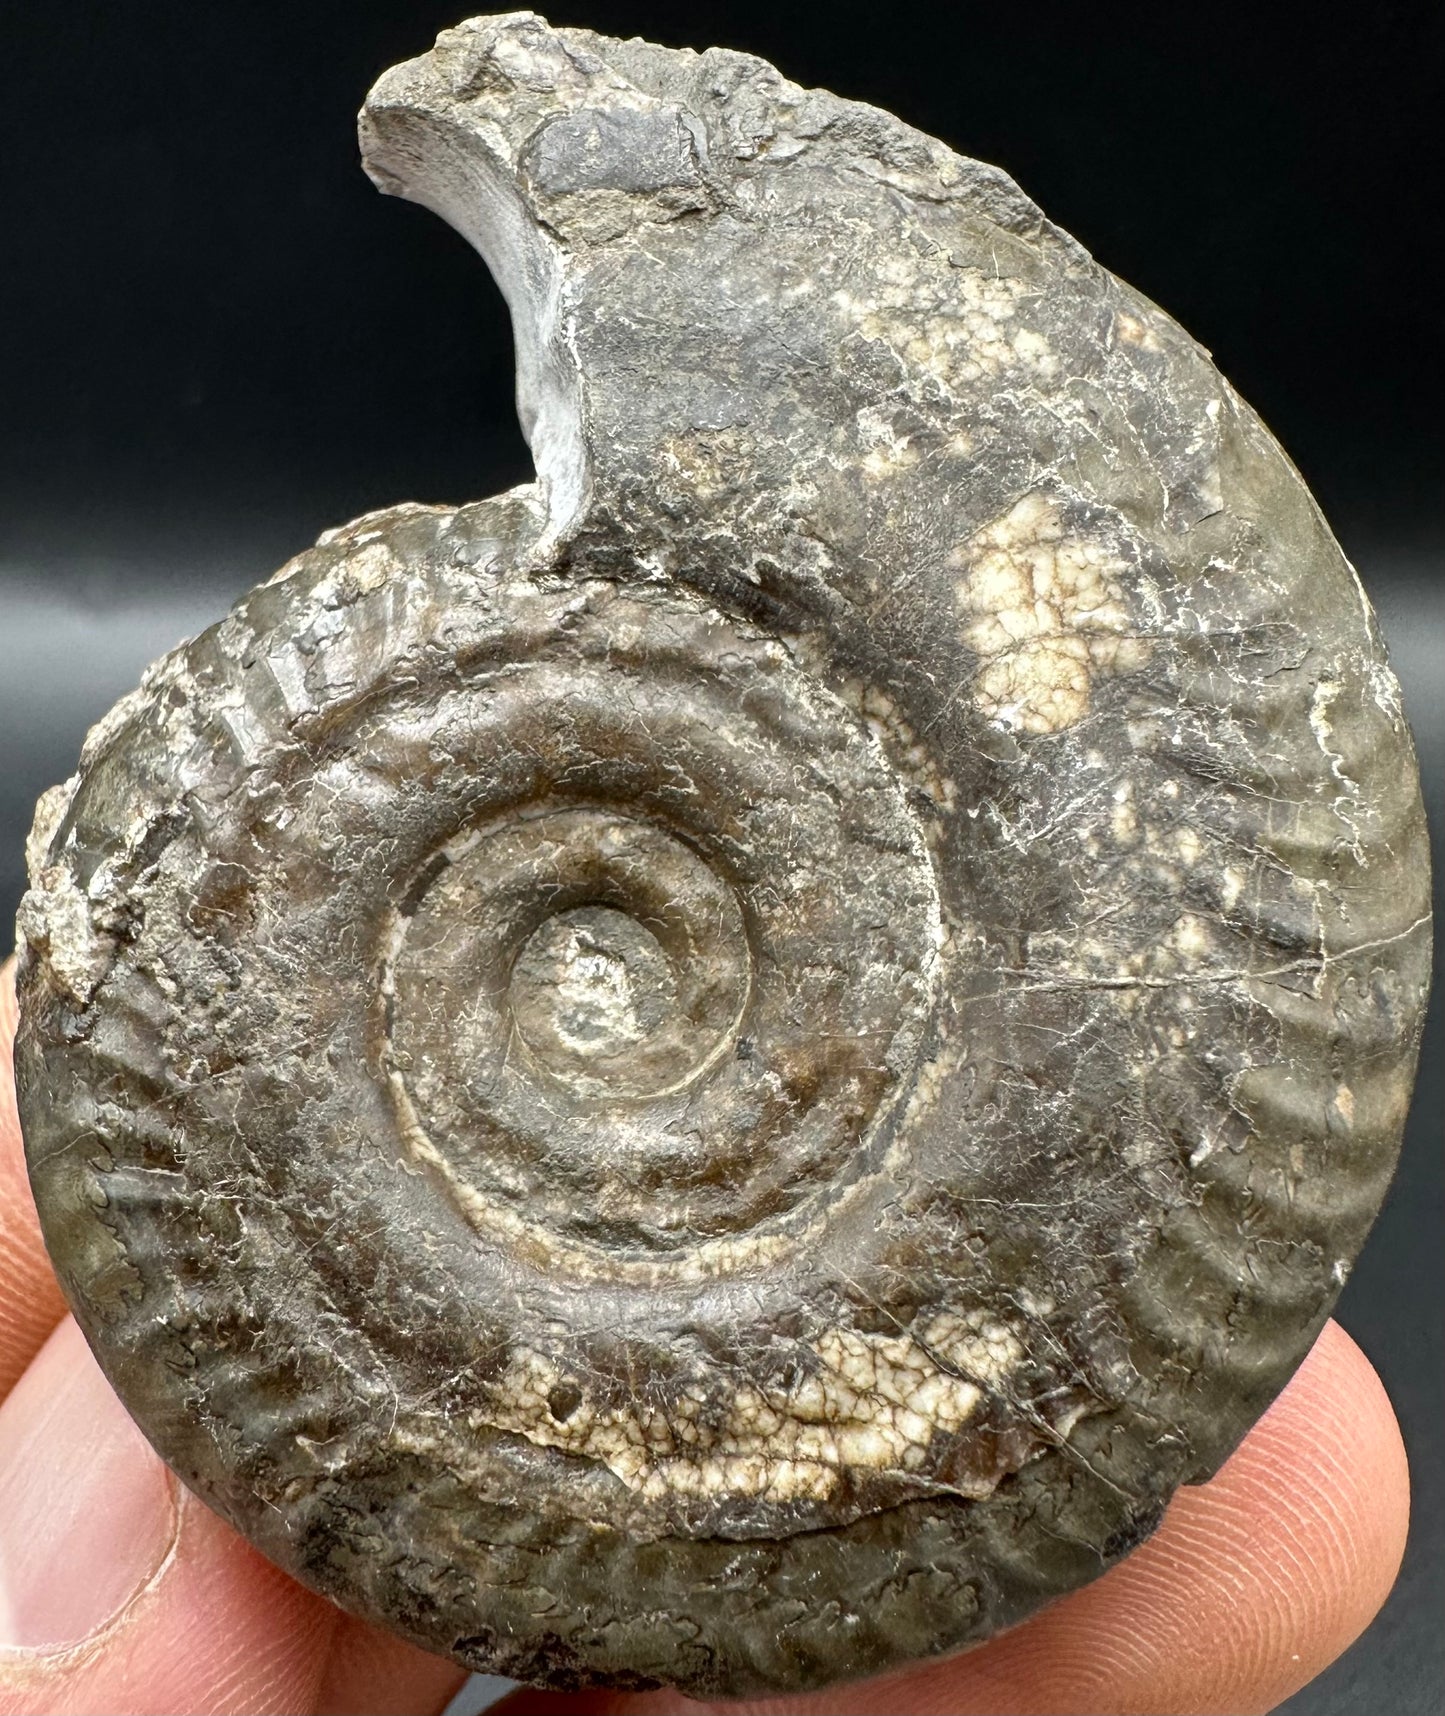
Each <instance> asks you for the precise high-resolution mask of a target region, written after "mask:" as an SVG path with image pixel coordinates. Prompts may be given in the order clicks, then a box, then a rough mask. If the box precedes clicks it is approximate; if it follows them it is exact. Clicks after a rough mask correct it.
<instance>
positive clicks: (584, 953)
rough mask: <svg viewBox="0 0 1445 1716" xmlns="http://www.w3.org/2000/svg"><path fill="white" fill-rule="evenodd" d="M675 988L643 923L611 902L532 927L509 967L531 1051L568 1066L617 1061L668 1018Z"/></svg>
mask: <svg viewBox="0 0 1445 1716" xmlns="http://www.w3.org/2000/svg"><path fill="white" fill-rule="evenodd" d="M675 995H676V985H675V984H674V982H673V980H672V971H671V968H670V966H669V965H668V962H667V956H666V954H664V953H663V951H662V948H661V947H660V946H659V945H658V941H657V937H656V936H655V935H653V934H652V932H651V930H649V929H648V928H647V926H646V925H645V924H640V923H638V921H637V919H636V918H630V917H628V916H627V914H626V913H625V912H617V911H613V909H612V908H611V907H610V906H579V907H578V908H577V909H576V910H575V911H570V912H559V913H558V914H557V916H556V917H554V918H548V920H547V921H546V923H544V924H543V925H541V927H540V928H539V929H536V930H534V931H533V932H532V934H531V936H530V937H528V940H527V944H526V946H525V947H524V948H523V949H522V952H521V954H520V955H519V957H518V959H517V963H516V965H515V967H514V968H513V972H512V996H511V1000H512V1017H513V1019H514V1020H515V1021H516V1024H517V1028H518V1030H519V1031H520V1032H521V1034H522V1037H523V1038H524V1040H525V1041H526V1043H527V1045H528V1047H529V1048H530V1049H531V1050H532V1052H533V1054H535V1055H536V1056H537V1058H538V1059H539V1060H541V1061H543V1062H545V1063H546V1064H547V1065H548V1067H549V1068H551V1069H554V1070H556V1071H559V1072H565V1071H567V1070H570V1067H571V1065H572V1063H573V1062H574V1061H577V1060H580V1061H582V1063H583V1064H584V1065H586V1064H589V1063H596V1062H602V1061H609V1060H612V1059H615V1058H616V1057H617V1056H618V1055H620V1054H625V1053H626V1051H627V1050H628V1049H630V1048H631V1047H632V1046H633V1045H634V1044H635V1043H640V1042H643V1041H644V1040H645V1039H646V1038H647V1037H649V1036H651V1034H652V1033H653V1032H654V1031H655V1030H656V1029H657V1027H658V1025H659V1024H661V1022H662V1020H663V1019H664V1018H665V1017H666V1015H667V1013H668V1011H669V1007H670V1003H671V1002H672V1001H673V1000H674V999H675Z"/></svg>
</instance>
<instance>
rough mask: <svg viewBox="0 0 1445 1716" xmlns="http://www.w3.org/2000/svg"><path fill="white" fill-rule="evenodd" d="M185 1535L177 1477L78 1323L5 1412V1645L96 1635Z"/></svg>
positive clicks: (1, 1521)
mask: <svg viewBox="0 0 1445 1716" xmlns="http://www.w3.org/2000/svg"><path fill="white" fill-rule="evenodd" d="M175 1534H176V1498H175V1486H174V1480H173V1479H172V1478H171V1475H170V1473H169V1472H168V1471H167V1470H166V1468H165V1466H164V1465H163V1464H162V1463H161V1461H160V1460H159V1458H158V1457H157V1456H156V1455H155V1454H154V1453H153V1452H152V1450H151V1448H150V1445H149V1444H148V1443H147V1442H146V1440H145V1438H144V1437H143V1436H142V1435H141V1433H140V1431H139V1430H137V1429H136V1427H135V1425H134V1424H132V1423H131V1421H130V1419H129V1418H128V1417H127V1416H126V1413H125V1409H124V1408H123V1407H122V1406H121V1404H120V1402H119V1401H118V1400H117V1399H116V1397H115V1395H114V1393H113V1392H112V1390H111V1387H110V1384H109V1383H108V1382H107V1381H106V1380H105V1378H104V1376H103V1375H102V1374H101V1371H100V1367H99V1366H98V1365H97V1364H96V1362H95V1360H94V1359H93V1358H92V1357H91V1356H90V1350H89V1348H87V1346H86V1344H85V1341H84V1338H83V1337H82V1335H81V1333H80V1331H79V1329H77V1328H76V1326H75V1324H74V1322H72V1321H71V1319H70V1318H68V1317H67V1318H66V1320H65V1321H64V1322H63V1323H62V1324H61V1325H60V1327H59V1328H58V1329H57V1330H56V1331H55V1333H54V1334H53V1335H52V1336H51V1337H50V1339H49V1340H48V1341H47V1342H46V1344H45V1346H44V1347H43V1348H42V1349H41V1351H40V1353H39V1354H38V1355H37V1357H36V1358H35V1361H34V1362H33V1363H32V1364H31V1366H30V1368H29V1370H27V1371H26V1373H25V1375H24V1376H23V1377H22V1378H21V1379H20V1381H19V1382H18V1383H17V1384H16V1385H15V1388H14V1389H13V1391H12V1392H11V1394H10V1396H9V1398H8V1399H7V1400H6V1401H5V1403H4V1405H3V1406H0V1647H8V1648H10V1649H28V1650H59V1649H61V1648H63V1647H65V1646H67V1645H74V1644H78V1643H80V1642H81V1641H82V1640H84V1639H87V1638H89V1637H90V1636H91V1635H92V1634H93V1633H96V1632H98V1631H99V1630H100V1629H101V1628H102V1627H103V1626H105V1624H106V1623H107V1622H108V1621H110V1620H111V1619H112V1618H113V1617H115V1616H116V1615H118V1614H119V1613H120V1612H121V1611H122V1610H124V1609H125V1608H127V1607H128V1606H129V1604H130V1603H131V1602H132V1601H133V1600H134V1599H135V1597H136V1596H137V1595H138V1593H139V1592H140V1591H141V1590H142V1589H143V1588H144V1587H145V1586H146V1585H147V1584H148V1583H149V1582H150V1580H151V1579H152V1578H153V1577H154V1575H155V1573H156V1571H157V1570H158V1569H159V1567H160V1565H161V1563H162V1561H164V1560H165V1557H166V1555H167V1553H168V1552H169V1550H170V1546H171V1544H172V1542H173V1541H174V1539H175Z"/></svg>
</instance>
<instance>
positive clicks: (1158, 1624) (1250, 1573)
mask: <svg viewBox="0 0 1445 1716" xmlns="http://www.w3.org/2000/svg"><path fill="white" fill-rule="evenodd" d="M1408 1516H1409V1480H1408V1473H1407V1469H1406V1462H1405V1453H1404V1448H1403V1445H1402V1443H1401V1440H1400V1433H1399V1427H1398V1425H1397V1424H1396V1422H1395V1415H1394V1413H1393V1411H1392V1410H1391V1407H1390V1403H1389V1400H1388V1398H1387V1397H1386V1395H1385V1391H1384V1389H1383V1387H1382V1386H1381V1384H1380V1381H1379V1378H1378V1377H1377V1376H1376V1375H1375V1372H1374V1370H1373V1368H1372V1367H1371V1365H1370V1363H1369V1361H1368V1359H1366V1358H1365V1356H1364V1354H1363V1353H1361V1351H1360V1349H1359V1348H1358V1347H1357V1346H1356V1345H1355V1343H1354V1342H1353V1341H1352V1340H1351V1339H1350V1337H1349V1336H1348V1335H1347V1334H1346V1333H1345V1332H1344V1330H1343V1329H1341V1328H1340V1327H1339V1325H1338V1324H1335V1323H1330V1324H1327V1325H1326V1327H1325V1330H1324V1332H1323V1333H1322V1334H1321V1336H1320V1338H1319V1340H1318V1341H1317V1342H1316V1343H1315V1346H1314V1349H1313V1350H1312V1351H1311V1353H1310V1355H1309V1357H1308V1358H1307V1359H1306V1360H1305V1362H1304V1364H1303V1365H1302V1366H1301V1367H1300V1369H1299V1371H1298V1372H1297V1373H1296V1375H1295V1377H1294V1379H1293V1381H1292V1382H1291V1383H1290V1384H1289V1386H1288V1387H1287V1388H1286V1389H1285V1390H1284V1392H1283V1393H1282V1394H1281V1395H1280V1397H1279V1398H1278V1399H1277V1400H1276V1401H1275V1403H1274V1405H1273V1406H1272V1407H1271V1408H1270V1410H1269V1411H1268V1412H1267V1413H1266V1414H1265V1415H1264V1417H1263V1418H1262V1419H1261V1420H1260V1422H1259V1423H1258V1424H1256V1425H1255V1427H1254V1429H1253V1430H1252V1431H1251V1432H1250V1434H1249V1435H1248V1436H1247V1437H1246V1438H1245V1440H1244V1442H1243V1443H1242V1444H1241V1446H1240V1447H1239V1448H1238V1449H1237V1450H1236V1452H1235V1453H1234V1455H1233V1456H1232V1457H1231V1458H1230V1459H1229V1460H1228V1461H1227V1462H1226V1463H1225V1465H1224V1466H1223V1468H1222V1469H1221V1470H1220V1472H1219V1473H1218V1474H1217V1476H1216V1477H1215V1478H1213V1479H1212V1480H1211V1481H1210V1482H1209V1483H1207V1484H1203V1485H1200V1486H1198V1487H1192V1488H1187V1489H1184V1490H1181V1491H1180V1492H1179V1493H1178V1495H1176V1497H1175V1498H1174V1501H1173V1503H1172V1504H1171V1505H1170V1508H1169V1510H1168V1512H1167V1513H1166V1515H1165V1518H1164V1522H1163V1524H1162V1525H1161V1526H1160V1528H1159V1530H1158V1532H1157V1533H1156V1534H1155V1535H1154V1536H1153V1537H1152V1538H1150V1539H1149V1540H1148V1542H1146V1543H1145V1544H1144V1545H1143V1546H1142V1547H1141V1548H1139V1549H1138V1550H1136V1551H1135V1552H1134V1554H1133V1555H1131V1556H1130V1557H1129V1558H1128V1559H1127V1560H1126V1561H1124V1562H1122V1563H1121V1564H1120V1565H1119V1566H1117V1567H1115V1568H1113V1569H1111V1571H1110V1572H1108V1573H1106V1574H1105V1575H1104V1576H1103V1577H1102V1578H1100V1579H1099V1580H1097V1581H1096V1582H1095V1583H1094V1584H1092V1585H1088V1586H1086V1587H1084V1589H1082V1590H1080V1591H1076V1592H1074V1593H1073V1594H1072V1595H1070V1596H1068V1597H1066V1598H1063V1599H1061V1600H1060V1601H1059V1602H1057V1603H1055V1604H1053V1605H1051V1606H1050V1607H1049V1608H1047V1609H1045V1610H1044V1611H1042V1612H1041V1613H1040V1614H1038V1615H1036V1616H1034V1617H1033V1618H1032V1619H1031V1620H1029V1621H1027V1622H1025V1623H1024V1624H1023V1625H1022V1626H1019V1627H1016V1628H1014V1629H1013V1630H1012V1631H1011V1632H1008V1633H1005V1634H1004V1635H1002V1636H1001V1637H1000V1638H997V1639H995V1640H993V1641H992V1642H990V1643H989V1644H986V1645H983V1646H980V1647H979V1648H977V1649H976V1650H973V1651H969V1652H966V1653H964V1654H963V1655H960V1656H954V1657H951V1658H946V1659H943V1660H940V1661H938V1662H931V1663H927V1664H924V1665H921V1666H918V1667H915V1668H912V1669H908V1670H904V1671H901V1672H899V1673H895V1674H889V1675H884V1676H880V1677H878V1678H876V1679H873V1680H869V1681H866V1682H861V1683H858V1684H854V1685H851V1686H843V1687H832V1688H829V1689H828V1690H827V1691H826V1692H823V1693H815V1694H810V1695H808V1696H800V1697H791V1698H784V1699H764V1700H753V1701H748V1702H743V1703H728V1704H725V1705H723V1704H719V1705H704V1704H698V1703H695V1702H693V1701H691V1700H689V1699H685V1698H682V1697H680V1696H679V1695H678V1694H676V1693H672V1692H663V1693H645V1694H606V1693H603V1694H583V1695H579V1696H576V1697H563V1696H558V1695H554V1694H548V1693H544V1692H536V1691H529V1692H523V1693H518V1694H515V1695H514V1696H513V1697H512V1698H510V1699H508V1700H506V1701H505V1702H504V1703H503V1704H502V1705H501V1706H500V1707H499V1710H500V1711H503V1712H505V1713H506V1716H539V1713H541V1712H548V1713H554V1716H583V1713H584V1712H586V1713H589V1716H591V1713H599V1712H607V1713H608V1716H644V1713H646V1716H673V1713H677V1716H681V1713H683V1712H687V1713H690V1716H696V1713H699V1712H702V1711H705V1710H718V1711H726V1712H729V1713H731V1716H749V1713H758V1716H762V1713H764V1712H766V1713H767V1716H784V1713H803V1712H812V1713H817V1716H823V1713H824V1712H826V1713H827V1716H852V1713H855V1712H856V1713H857V1716H883V1713H886V1712H889V1711H898V1712H900V1713H902V1712H906V1713H907V1716H945V1713H947V1716H1053V1713H1060V1716H1062V1713H1067V1716H1136V1713H1137V1716H1212V1713H1216V1712H1217V1713H1220V1716H1245V1713H1248V1712H1251V1711H1267V1710H1271V1709H1273V1708H1274V1707H1275V1705H1277V1704H1278V1703H1280V1702H1281V1701H1282V1700H1283V1699H1285V1698H1287V1697H1288V1696H1289V1695H1290V1694H1291V1693H1292V1692H1294V1691H1296V1690H1297V1689H1298V1688H1299V1687H1300V1686H1303V1685H1304V1684H1305V1683H1306V1682H1307V1681H1309V1680H1311V1679H1312V1678H1313V1677H1314V1676H1315V1675H1316V1674H1318V1673H1319V1672H1320V1670H1321V1669H1323V1668H1325V1667H1326V1666H1327V1665H1328V1664H1329V1663H1330V1662H1332V1661H1333V1660H1334V1658H1335V1657H1337V1656H1338V1655H1339V1654H1340V1653H1341V1652H1342V1651H1343V1650H1344V1649H1345V1648H1346V1647H1347V1646H1348V1645H1349V1644H1350V1643H1351V1642H1352V1641H1353V1640H1354V1639H1355V1638H1356V1637H1358V1635H1359V1634H1360V1633H1361V1632H1362V1631H1363V1630H1364V1628H1365V1627H1366V1626H1367V1625H1368V1624H1369V1622H1370V1620H1371V1619H1372V1617H1373V1616H1374V1614H1375V1613H1376V1611H1377V1610H1378V1609H1379V1607H1380V1605H1381V1603H1383V1602H1384V1600H1385V1597H1386V1596H1387V1595H1388V1593H1389V1590H1390V1587H1391V1585H1392V1584H1393V1583H1394V1579H1395V1575H1396V1572H1397V1571H1398V1569H1399V1564H1400V1556H1401V1554H1402V1553H1403V1550H1404V1543H1405V1533H1406V1528H1407V1524H1408Z"/></svg>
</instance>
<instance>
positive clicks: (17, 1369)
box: [0, 959, 65, 1400]
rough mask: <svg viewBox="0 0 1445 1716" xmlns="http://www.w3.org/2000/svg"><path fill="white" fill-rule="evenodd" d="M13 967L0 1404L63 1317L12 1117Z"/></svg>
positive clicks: (2, 1050) (3, 1083)
mask: <svg viewBox="0 0 1445 1716" xmlns="http://www.w3.org/2000/svg"><path fill="white" fill-rule="evenodd" d="M14 1038H15V961H14V960H13V959H7V960H6V961H5V963H4V964H3V965H0V1400H3V1399H4V1397H5V1396H6V1395H7V1394H8V1393H9V1392H10V1390H11V1389H12V1388H13V1387H14V1386H15V1384H16V1383H17V1382H18V1381H19V1380H20V1377H21V1375H22V1373H23V1372H24V1370H25V1367H26V1366H27V1365H28V1364H29V1363H30V1361H31V1359H33V1358H34V1357H35V1355H36V1353H38V1352H39V1351H40V1349H41V1347H42V1346H43V1345H44V1344H45V1339H46V1337H47V1336H48V1335H49V1333H50V1331H51V1330H52V1329H53V1328H54V1327H55V1325H56V1324H57V1323H58V1322H59V1321H60V1319H61V1318H62V1317H63V1316H64V1315H65V1300H64V1298H63V1296H62V1294H61V1291H60V1288H59V1286H58V1285H57V1284H56V1280H55V1273H54V1271H53V1270H52V1269H51V1267H50V1259H49V1257H48V1256H47V1255H46V1252H45V1242H44V1240H42V1239H41V1237H40V1222H39V1219H38V1218H37V1216H36V1214H35V1200H34V1199H33V1198H32V1197H31V1195H30V1179H29V1176H28V1175H27V1173H26V1171H25V1151H24V1147H23V1145H22V1144H21V1141H20V1120H19V1117H18V1115H17V1114H16V1112H15V1081H14V1078H13V1076H12V1073H11V1061H10V1054H11V1046H12V1044H13V1042H14Z"/></svg>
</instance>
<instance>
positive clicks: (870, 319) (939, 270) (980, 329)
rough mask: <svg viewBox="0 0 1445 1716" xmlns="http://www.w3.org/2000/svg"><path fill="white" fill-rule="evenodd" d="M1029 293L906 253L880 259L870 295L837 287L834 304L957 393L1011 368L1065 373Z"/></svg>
mask: <svg viewBox="0 0 1445 1716" xmlns="http://www.w3.org/2000/svg"><path fill="white" fill-rule="evenodd" d="M1030 296H1031V293H1030V290H1029V288H1028V286H1027V285H1026V284H1025V282H1024V281H1022V280H1014V279H1010V278H1008V277H1007V276H1000V275H994V274H988V273H985V272H984V270H982V269H980V268H959V267H956V266H954V265H953V264H952V263H950V262H948V260H947V258H946V257H943V256H940V257H939V258H938V260H937V261H936V263H935V264H934V266H933V267H932V268H931V269H930V268H928V267H926V266H925V265H924V264H922V263H921V262H920V261H919V260H918V259H917V258H916V257H908V258H905V257H901V256H900V257H898V258H894V259H889V258H887V257H880V259H879V261H878V264H877V267H876V268H875V270H874V271H873V274H872V275H871V277H870V279H869V282H868V288H867V290H866V292H865V291H861V290H857V289H848V290H842V291H838V292H835V293H833V295H832V302H833V303H834V304H835V305H836V306H837V308H838V309H839V310H841V311H842V312H843V313H844V315H845V316H846V317H847V318H848V320H849V321H851V322H852V323H853V325H854V326H855V327H856V328H857V330H858V332H859V333H861V334H862V335H863V336H864V337H865V338H867V339H870V340H882V341H883V342H884V343H885V344H886V345H888V346H889V347H891V348H892V350H893V351H894V352H896V353H897V355H898V358H899V360H900V361H901V362H902V363H903V364H904V365H905V367H907V368H910V369H914V370H920V371H922V372H923V373H924V374H926V375H928V376H931V377H932V378H933V380H934V381H936V382H938V383H940V384H941V385H942V386H943V387H945V388H947V389H948V390H949V391H950V392H955V391H958V390H961V389H964V388H966V387H968V386H969V385H970V384H972V383H975V382H977V381H979V380H981V379H984V378H986V377H988V376H996V375H1001V374H1003V373H1004V372H1005V371H1008V370H1021V371H1022V372H1024V373H1025V374H1026V375H1028V376H1030V377H1031V378H1032V379H1034V380H1037V381H1048V380H1051V379H1052V378H1053V377H1054V376H1055V375H1057V374H1058V370H1059V363H1058V359H1057V357H1056V356H1055V355H1054V352H1053V350H1052V348H1051V347H1050V345H1049V342H1048V340H1047V339H1046V338H1045V337H1044V335H1043V334H1041V333H1039V332H1038V331H1037V329H1034V328H1030V327H1027V326H1025V325H1024V323H1023V322H1022V321H1021V319H1020V315H1019V310H1020V305H1021V303H1022V302H1023V301H1025V300H1026V299H1028V298H1029V297H1030Z"/></svg>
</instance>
